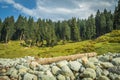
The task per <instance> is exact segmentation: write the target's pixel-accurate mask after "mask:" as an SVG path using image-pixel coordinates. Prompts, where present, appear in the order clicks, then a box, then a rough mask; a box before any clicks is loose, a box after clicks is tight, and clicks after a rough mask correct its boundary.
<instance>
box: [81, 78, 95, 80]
mask: <svg viewBox="0 0 120 80" xmlns="http://www.w3.org/2000/svg"><path fill="white" fill-rule="evenodd" d="M82 80H93V79H92V78H83V79H82Z"/></svg>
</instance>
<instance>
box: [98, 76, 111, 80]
mask: <svg viewBox="0 0 120 80" xmlns="http://www.w3.org/2000/svg"><path fill="white" fill-rule="evenodd" d="M97 80H110V79H109V78H108V77H106V76H100V77H99V78H98V79H97Z"/></svg>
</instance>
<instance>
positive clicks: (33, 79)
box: [23, 73, 37, 80]
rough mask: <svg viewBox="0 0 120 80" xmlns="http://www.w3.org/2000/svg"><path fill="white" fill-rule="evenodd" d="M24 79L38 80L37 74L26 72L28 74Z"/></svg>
mask: <svg viewBox="0 0 120 80" xmlns="http://www.w3.org/2000/svg"><path fill="white" fill-rule="evenodd" d="M23 80H37V76H35V75H33V74H29V73H26V74H25V75H24V78H23Z"/></svg>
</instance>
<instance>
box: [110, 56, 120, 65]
mask: <svg viewBox="0 0 120 80" xmlns="http://www.w3.org/2000/svg"><path fill="white" fill-rule="evenodd" d="M112 63H113V64H114V65H117V66H120V58H114V59H113V60H112Z"/></svg>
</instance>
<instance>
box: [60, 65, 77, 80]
mask: <svg viewBox="0 0 120 80" xmlns="http://www.w3.org/2000/svg"><path fill="white" fill-rule="evenodd" d="M61 70H62V72H61V73H62V74H63V75H64V76H67V77H71V79H75V77H74V74H73V73H72V71H71V70H70V68H69V67H68V66H66V65H65V66H62V68H61Z"/></svg>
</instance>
